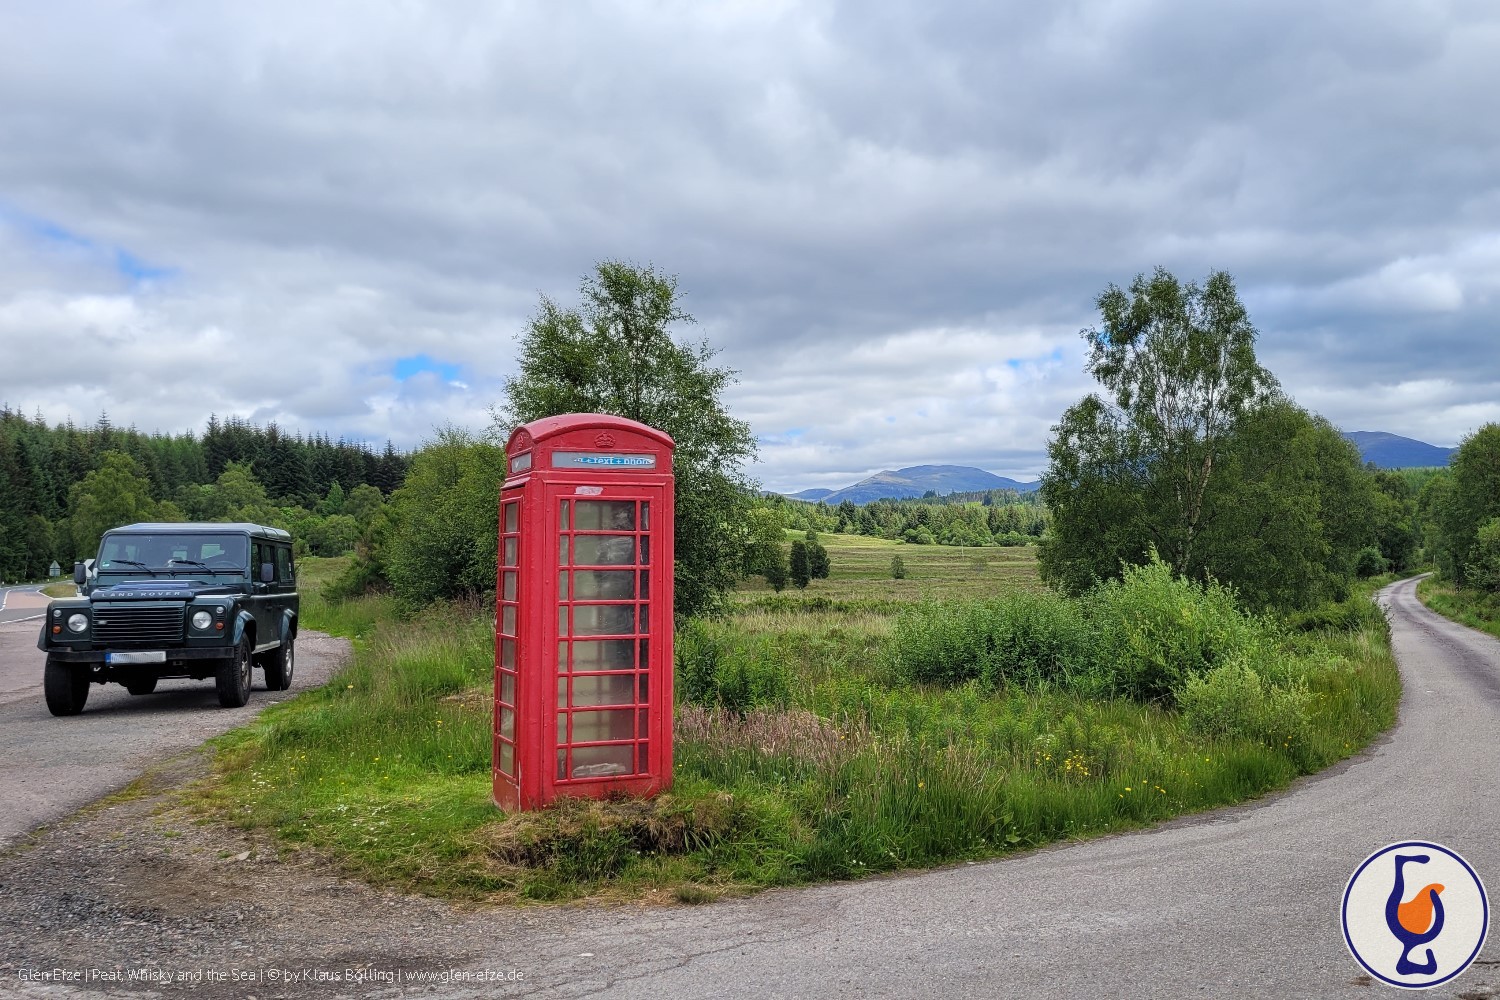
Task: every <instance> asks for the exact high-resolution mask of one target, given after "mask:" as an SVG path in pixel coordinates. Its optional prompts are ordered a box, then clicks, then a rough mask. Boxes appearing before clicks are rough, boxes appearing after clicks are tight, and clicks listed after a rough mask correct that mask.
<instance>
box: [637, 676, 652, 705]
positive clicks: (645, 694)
mask: <svg viewBox="0 0 1500 1000" xmlns="http://www.w3.org/2000/svg"><path fill="white" fill-rule="evenodd" d="M636 676H638V677H639V678H640V679H641V696H640V697H639V698H637V699H636V701H638V702H640V703H641V704H643V705H644V704H645V703H646V702H648V701H650V700H651V675H650V674H637V675H636Z"/></svg>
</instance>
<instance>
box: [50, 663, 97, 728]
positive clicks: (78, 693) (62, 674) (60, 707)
mask: <svg viewBox="0 0 1500 1000" xmlns="http://www.w3.org/2000/svg"><path fill="white" fill-rule="evenodd" d="M42 691H43V693H44V694H45V695H46V696H47V711H49V712H51V713H52V714H53V715H58V716H62V715H77V714H78V713H79V712H82V711H83V703H84V702H86V701H88V700H89V673H88V668H87V667H86V666H75V665H74V664H71V663H64V662H63V661H61V660H54V659H53V658H52V657H50V656H49V657H47V668H46V673H45V675H44V676H43V678H42Z"/></svg>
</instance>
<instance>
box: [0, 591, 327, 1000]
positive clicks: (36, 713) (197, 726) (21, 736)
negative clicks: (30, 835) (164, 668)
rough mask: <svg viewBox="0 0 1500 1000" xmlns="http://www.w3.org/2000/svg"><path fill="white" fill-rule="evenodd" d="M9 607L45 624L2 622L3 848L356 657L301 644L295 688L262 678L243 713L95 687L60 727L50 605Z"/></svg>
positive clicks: (203, 701) (171, 691) (204, 700)
mask: <svg viewBox="0 0 1500 1000" xmlns="http://www.w3.org/2000/svg"><path fill="white" fill-rule="evenodd" d="M10 598H11V599H10V601H9V602H8V603H9V604H11V605H12V606H14V605H17V604H20V603H22V602H23V601H22V599H25V600H27V601H29V605H28V608H27V614H28V615H31V616H34V617H35V618H36V619H37V620H36V621H27V620H17V621H0V848H4V847H5V846H6V845H7V844H9V843H11V842H13V841H15V840H16V839H17V838H18V837H20V836H22V835H23V834H25V833H26V832H27V831H28V830H30V829H32V828H33V827H36V826H39V825H41V824H43V823H49V822H51V821H53V820H57V819H62V818H63V817H65V816H67V815H68V814H69V813H71V812H73V811H74V810H75V809H78V808H79V807H80V806H84V805H87V804H88V803H90V802H92V801H94V800H95V799H97V798H99V797H100V796H102V795H105V794H107V793H108V792H112V791H114V790H115V789H116V788H119V787H121V786H123V785H126V784H129V783H130V782H131V781H132V780H134V779H135V778H136V777H137V776H139V775H140V774H141V772H143V771H144V770H146V768H147V767H149V766H151V765H152V764H154V763H156V762H158V761H161V760H163V759H165V758H166V757H169V756H171V755H172V754H174V753H181V752H182V751H184V750H187V749H189V748H191V747H195V746H198V745H199V744H201V743H202V742H203V741H204V740H206V739H208V738H210V737H212V736H217V735H218V734H219V733H222V732H225V731H227V730H229V729H233V728H234V727H235V726H241V725H244V724H245V723H246V722H248V721H250V720H251V719H252V718H254V717H255V715H256V713H257V712H259V711H260V710H261V709H263V708H265V707H266V706H267V705H270V704H274V703H275V702H276V701H284V700H286V699H287V698H289V697H291V696H293V695H295V694H296V693H297V692H298V691H302V690H306V689H307V688H310V687H317V686H318V685H320V684H322V683H323V682H324V681H326V680H328V678H329V677H330V676H332V674H333V672H334V671H335V670H337V669H338V667H339V666H340V665H341V664H342V663H343V662H344V659H345V658H346V657H347V655H348V643H347V642H345V641H344V640H342V639H331V638H329V637H328V636H325V635H322V634H320V633H317V632H308V633H304V634H303V635H301V636H299V637H298V640H297V667H296V670H295V672H294V674H293V676H292V689H291V690H290V691H287V692H282V691H274V692H273V691H267V690H265V686H264V680H263V678H262V677H261V675H260V671H258V670H257V671H256V672H255V678H254V681H255V686H254V688H253V690H252V692H251V695H250V703H249V704H248V705H246V706H244V707H243V708H234V709H225V708H220V707H219V701H218V695H217V694H216V693H215V689H214V684H213V681H211V680H208V681H193V680H164V681H162V682H161V683H160V685H158V687H157V689H156V691H155V692H154V693H152V694H148V695H142V696H140V697H134V696H132V695H131V694H130V693H129V692H128V691H126V690H125V688H124V687H122V686H121V685H119V684H102V685H101V684H94V685H90V687H89V697H88V702H87V704H86V705H85V706H84V710H83V714H81V715H77V716H73V717H71V718H62V719H59V718H54V717H53V715H52V714H51V713H50V712H48V711H47V705H46V702H45V700H44V699H43V697H42V670H43V667H44V665H45V664H46V655H45V654H44V653H42V651H41V650H39V649H37V647H36V641H37V635H38V634H39V632H40V630H41V622H40V618H41V616H42V614H43V612H44V610H45V609H46V606H47V604H46V598H45V597H42V595H40V594H37V593H35V592H30V593H28V592H21V591H14V590H13V591H11V592H10ZM38 599H39V600H38ZM18 610H19V609H18ZM3 996H5V992H4V984H3V983H0V997H3Z"/></svg>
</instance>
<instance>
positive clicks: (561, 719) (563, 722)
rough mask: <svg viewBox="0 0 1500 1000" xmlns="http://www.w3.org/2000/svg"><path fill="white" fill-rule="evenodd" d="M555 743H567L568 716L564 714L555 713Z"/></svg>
mask: <svg viewBox="0 0 1500 1000" xmlns="http://www.w3.org/2000/svg"><path fill="white" fill-rule="evenodd" d="M557 742H558V743H567V742H568V715H567V713H566V712H558V713H557Z"/></svg>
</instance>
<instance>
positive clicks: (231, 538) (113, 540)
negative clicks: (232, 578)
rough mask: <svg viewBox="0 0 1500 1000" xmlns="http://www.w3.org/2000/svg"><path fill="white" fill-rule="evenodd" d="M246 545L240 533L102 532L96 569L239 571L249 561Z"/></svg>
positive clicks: (247, 545) (100, 570) (105, 571)
mask: <svg viewBox="0 0 1500 1000" xmlns="http://www.w3.org/2000/svg"><path fill="white" fill-rule="evenodd" d="M248 548H249V542H248V540H247V539H246V538H245V536H244V535H217V534H211V533H204V534H196V533H195V534H188V533H186V532H172V533H171V534H161V535H145V534H129V535H105V536H104V542H103V543H102V544H101V545H100V546H99V563H98V569H99V572H101V573H108V572H111V571H114V572H139V571H140V570H142V569H150V570H177V569H182V570H197V571H198V572H204V571H205V570H206V571H208V572H211V573H243V572H244V571H245V567H246V566H248V565H249V564H250V563H249V559H250V556H249V552H248V551H247V550H248Z"/></svg>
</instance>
